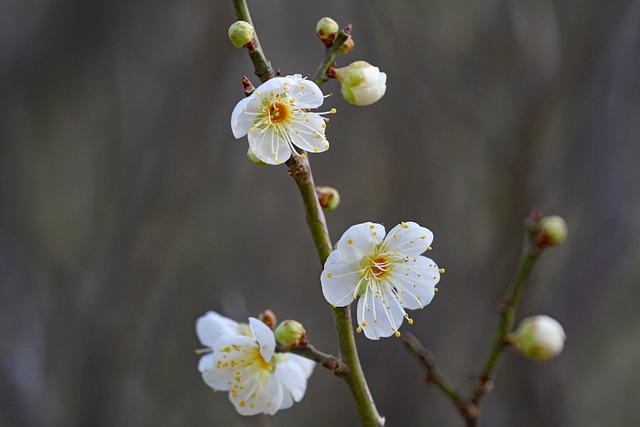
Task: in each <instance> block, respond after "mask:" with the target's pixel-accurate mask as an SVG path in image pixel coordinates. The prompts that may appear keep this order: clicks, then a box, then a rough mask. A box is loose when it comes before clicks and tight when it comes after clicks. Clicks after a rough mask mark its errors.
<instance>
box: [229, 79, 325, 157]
mask: <svg viewBox="0 0 640 427" xmlns="http://www.w3.org/2000/svg"><path fill="white" fill-rule="evenodd" d="M323 101H324V96H323V94H322V91H321V90H320V88H319V87H318V85H316V84H315V83H313V82H312V81H310V80H306V79H304V78H302V77H301V76H300V75H299V74H296V75H293V76H287V77H275V78H273V79H271V80H268V81H266V82H265V83H263V84H262V85H260V86H258V88H256V90H255V91H254V92H253V93H252V94H251V95H250V96H248V97H247V98H245V99H243V100H241V101H240V102H238V104H237V105H236V107H235V108H234V110H233V113H232V114H231V130H232V131H233V136H235V137H236V138H242V137H243V136H245V135H248V139H249V148H250V150H251V151H252V152H253V154H255V156H256V157H257V158H258V159H260V160H262V161H263V162H265V163H268V164H271V165H277V164H280V163H282V162H285V161H287V160H288V159H289V157H291V155H292V153H293V154H294V155H295V154H296V153H297V152H296V149H295V147H298V148H299V149H300V150H304V151H308V152H311V153H320V152H323V151H326V150H327V149H328V148H329V142H328V141H327V138H326V137H325V135H324V132H325V128H326V120H325V119H324V118H323V117H322V115H323V114H327V113H335V111H336V110H335V109H332V110H331V111H328V112H324V113H312V112H310V111H309V110H310V109H312V108H318V107H320V106H321V105H322V102H323Z"/></svg>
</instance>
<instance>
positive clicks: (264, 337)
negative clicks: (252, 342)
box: [249, 317, 276, 362]
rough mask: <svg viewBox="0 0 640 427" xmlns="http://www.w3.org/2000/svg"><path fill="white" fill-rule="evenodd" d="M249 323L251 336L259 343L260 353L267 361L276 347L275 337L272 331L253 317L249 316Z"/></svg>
mask: <svg viewBox="0 0 640 427" xmlns="http://www.w3.org/2000/svg"><path fill="white" fill-rule="evenodd" d="M249 325H250V326H251V331H252V332H253V336H254V337H256V341H257V342H258V344H259V345H260V354H262V357H263V358H264V360H266V361H267V362H268V361H269V360H271V356H273V352H274V351H275V349H276V337H275V336H274V335H273V331H272V330H271V328H269V327H268V326H267V325H265V324H264V323H262V322H261V321H260V320H258V319H256V318H254V317H250V318H249Z"/></svg>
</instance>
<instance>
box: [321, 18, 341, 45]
mask: <svg viewBox="0 0 640 427" xmlns="http://www.w3.org/2000/svg"><path fill="white" fill-rule="evenodd" d="M339 29H340V27H339V26H338V23H337V22H336V21H334V20H333V19H331V18H328V17H324V18H322V19H321V20H319V21H318V23H317V24H316V34H317V35H318V37H320V40H322V43H324V44H325V45H327V46H331V44H332V43H333V41H334V40H335V39H336V35H337V34H338V30H339Z"/></svg>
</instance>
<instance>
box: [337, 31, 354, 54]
mask: <svg viewBox="0 0 640 427" xmlns="http://www.w3.org/2000/svg"><path fill="white" fill-rule="evenodd" d="M355 44H356V42H354V41H353V38H352V37H351V36H349V37H348V38H347V39H346V40H345V41H344V43H342V46H340V48H339V49H338V53H339V54H340V55H344V54H345V53H347V52H351V49H353V46H354V45H355Z"/></svg>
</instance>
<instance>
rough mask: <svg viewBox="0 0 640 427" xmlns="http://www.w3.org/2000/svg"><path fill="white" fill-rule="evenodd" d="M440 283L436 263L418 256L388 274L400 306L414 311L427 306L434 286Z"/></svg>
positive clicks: (432, 294)
mask: <svg viewBox="0 0 640 427" xmlns="http://www.w3.org/2000/svg"><path fill="white" fill-rule="evenodd" d="M439 281H440V271H439V270H438V266H437V265H436V263H435V262H434V261H433V260H431V259H429V258H427V257H423V256H418V257H415V258H412V259H410V260H409V261H407V262H406V263H404V264H403V265H402V266H401V267H400V268H397V269H394V270H393V271H391V273H390V277H389V282H391V283H393V285H394V286H395V288H396V290H397V291H398V296H399V298H400V301H401V303H402V306H403V307H404V308H407V309H411V310H415V309H418V308H423V307H424V306H426V305H428V304H429V303H430V302H431V300H432V299H433V296H434V295H435V290H434V288H435V286H436V284H437V283H438V282H439Z"/></svg>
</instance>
